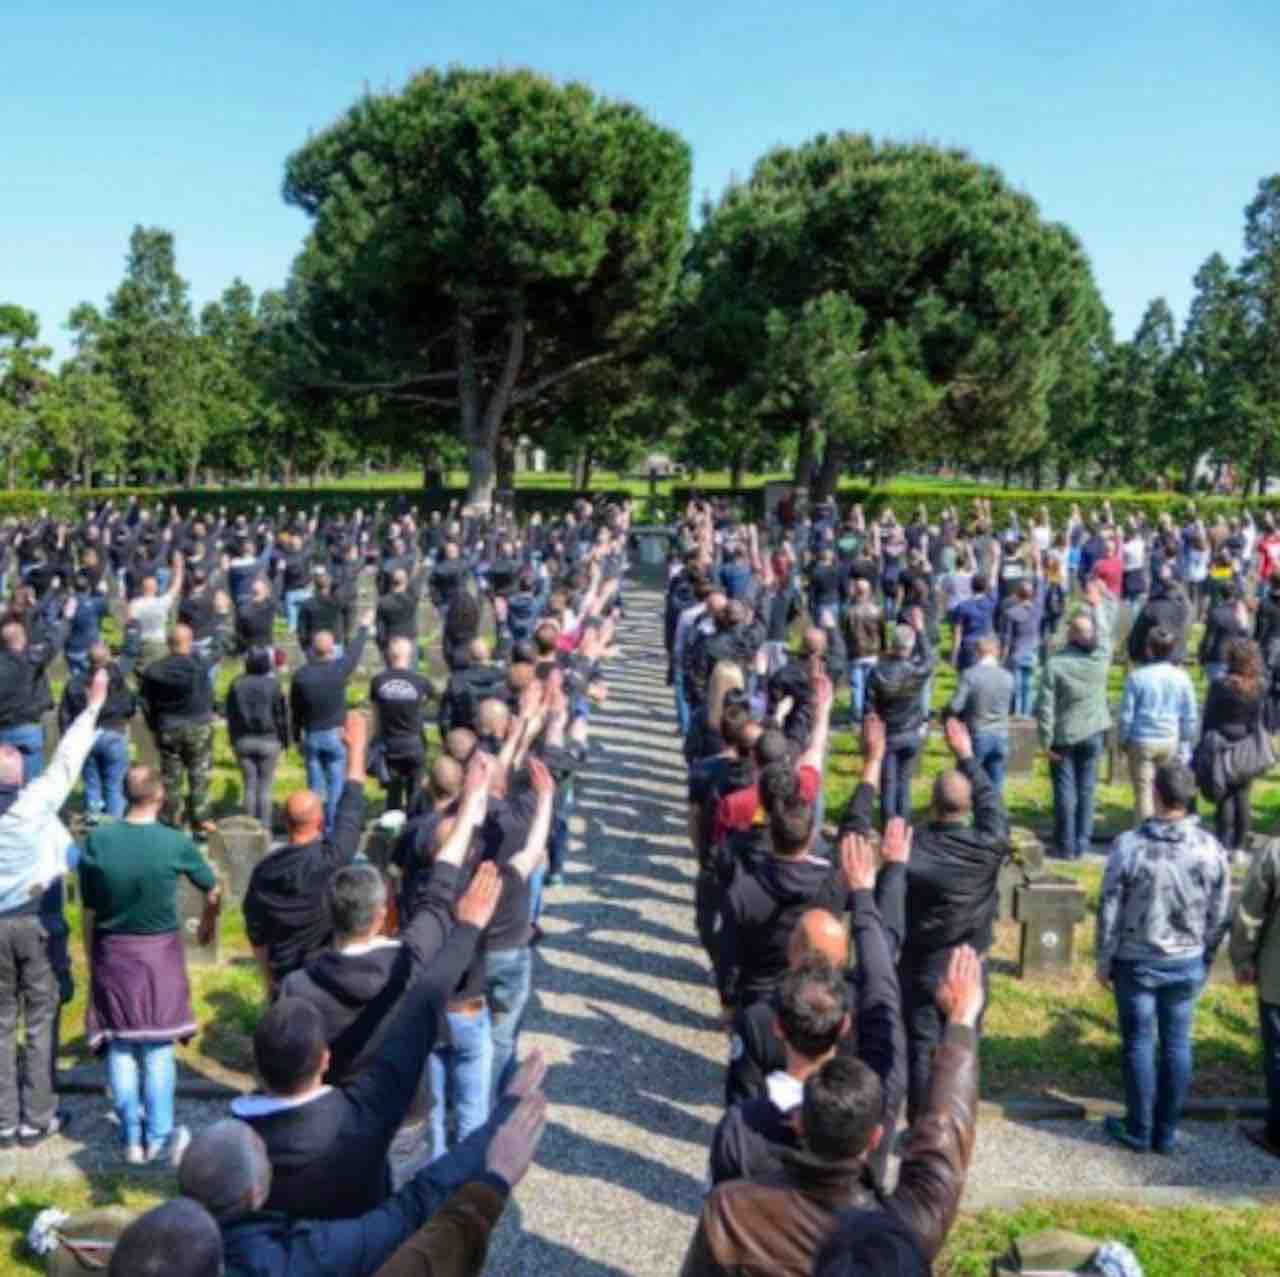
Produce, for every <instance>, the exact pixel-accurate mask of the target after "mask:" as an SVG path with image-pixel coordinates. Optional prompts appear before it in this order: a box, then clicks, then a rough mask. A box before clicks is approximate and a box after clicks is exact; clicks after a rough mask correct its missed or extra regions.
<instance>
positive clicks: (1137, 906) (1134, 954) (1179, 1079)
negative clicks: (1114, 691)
mask: <svg viewBox="0 0 1280 1277" xmlns="http://www.w3.org/2000/svg"><path fill="white" fill-rule="evenodd" d="M1154 796H1155V815H1154V816H1153V817H1152V818H1151V819H1150V820H1145V821H1143V822H1142V824H1140V825H1139V826H1138V827H1137V829H1133V830H1130V831H1129V832H1128V833H1125V834H1121V835H1120V837H1119V838H1117V839H1116V841H1115V843H1114V844H1113V846H1112V848H1111V855H1110V856H1109V858H1108V860H1107V869H1106V873H1105V875H1104V877H1103V880H1102V895H1101V899H1100V901H1099V904H1098V932H1097V977H1098V983H1099V984H1101V985H1102V987H1103V988H1104V989H1114V992H1115V999H1116V1014H1117V1017H1118V1019H1119V1022H1120V1037H1121V1041H1122V1043H1123V1056H1122V1067H1123V1071H1124V1089H1125V1116H1124V1117H1123V1118H1120V1117H1109V1118H1107V1119H1106V1120H1105V1122H1104V1123H1103V1129H1104V1130H1105V1132H1106V1134H1107V1135H1108V1136H1109V1137H1110V1138H1111V1139H1113V1140H1115V1141H1116V1142H1117V1143H1119V1144H1123V1145H1124V1146H1125V1147H1126V1148H1129V1149H1132V1150H1133V1151H1135V1152H1139V1153H1148V1152H1155V1153H1165V1154H1167V1153H1172V1152H1173V1151H1174V1149H1175V1147H1176V1136H1177V1129H1178V1120H1179V1118H1180V1117H1181V1114H1182V1105H1183V1101H1184V1100H1185V1098H1186V1094H1187V1090H1188V1088H1189V1086H1190V1083H1191V1023H1192V1019H1193V1017H1194V1015H1195V1007H1196V1002H1197V1000H1198V999H1199V996H1200V990H1201V989H1202V988H1203V987H1204V982H1205V979H1206V977H1207V975H1208V971H1209V968H1210V966H1211V965H1212V964H1213V958H1214V955H1215V954H1216V953H1217V951H1218V946H1219V945H1220V944H1221V943H1222V940H1223V937H1224V936H1225V935H1226V933H1227V928H1228V926H1229V924H1230V918H1231V870H1230V867H1229V865H1228V861H1227V853H1226V852H1225V851H1224V850H1223V848H1222V844H1221V843H1219V842H1218V840H1217V839H1216V838H1214V837H1213V835H1212V834H1210V833H1209V832H1208V830H1206V829H1202V828H1201V827H1200V821H1199V819H1198V818H1197V817H1196V815H1195V797H1196V779H1195V776H1194V774H1193V773H1192V771H1191V769H1190V768H1189V767H1187V766H1186V765H1185V764H1184V763H1181V762H1178V761H1176V760H1175V761H1172V762H1166V763H1161V765H1160V766H1159V767H1158V768H1157V769H1156V774H1155V795H1154ZM1157 1038H1159V1043H1158V1046H1157ZM1157 1060H1158V1062H1159V1063H1158V1065H1157Z"/></svg>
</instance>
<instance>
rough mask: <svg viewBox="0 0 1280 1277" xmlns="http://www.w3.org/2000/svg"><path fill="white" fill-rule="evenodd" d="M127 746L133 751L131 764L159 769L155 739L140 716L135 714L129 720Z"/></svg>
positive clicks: (158, 754) (158, 752)
mask: <svg viewBox="0 0 1280 1277" xmlns="http://www.w3.org/2000/svg"><path fill="white" fill-rule="evenodd" d="M129 744H130V746H131V747H132V751H133V762H134V763H135V764H136V765H137V766H139V767H154V768H155V769H156V770H157V771H159V769H160V751H159V750H158V749H157V748H156V738H155V737H154V736H153V735H152V734H151V728H149V727H148V726H147V723H146V720H145V719H144V718H143V717H142V715H141V714H135V715H134V716H133V717H132V718H131V719H130V720H129Z"/></svg>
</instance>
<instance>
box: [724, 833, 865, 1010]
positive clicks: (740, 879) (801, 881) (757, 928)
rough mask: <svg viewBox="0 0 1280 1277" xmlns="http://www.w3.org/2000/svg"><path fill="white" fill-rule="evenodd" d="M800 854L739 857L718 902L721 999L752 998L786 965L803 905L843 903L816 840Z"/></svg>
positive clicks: (844, 893) (836, 875)
mask: <svg viewBox="0 0 1280 1277" xmlns="http://www.w3.org/2000/svg"><path fill="white" fill-rule="evenodd" d="M815 849H816V852H817V854H815V852H808V853H806V854H803V855H799V856H778V855H773V854H770V855H767V856H762V857H759V858H758V859H756V860H754V861H752V862H750V863H747V862H745V861H739V863H738V865H737V866H736V868H735V870H734V874H733V879H732V880H731V882H730V883H729V887H728V889H727V890H726V892H725V896H724V900H723V902H722V903H721V913H720V917H721V933H720V960H719V965H718V970H717V973H716V974H717V984H718V985H719V988H720V997H721V1000H722V1001H723V1002H724V1003H725V1004H726V1005H729V1004H735V1003H736V1004H738V1005H745V1004H747V1003H750V1002H754V1001H756V1000H757V999H759V998H760V997H762V996H764V995H765V994H767V993H768V992H769V991H770V990H771V989H773V988H774V987H775V986H776V985H778V984H779V983H780V982H781V980H782V977H783V976H784V975H785V974H786V971H787V942H788V940H789V939H790V938H791V928H792V927H793V926H794V925H795V923H796V919H797V918H799V917H800V915H801V914H802V913H804V911H805V910H806V909H814V908H822V909H830V910H831V912H832V913H834V914H836V915H837V916H838V915H839V914H841V913H843V912H845V910H846V909H847V907H848V899H849V893H848V890H847V889H846V887H845V885H844V882H843V880H842V879H841V876H840V872H839V870H838V869H837V868H836V867H834V866H833V865H832V863H831V861H830V860H829V859H828V858H827V856H826V855H825V854H822V853H823V852H825V847H824V846H822V844H821V842H820V841H819V842H815Z"/></svg>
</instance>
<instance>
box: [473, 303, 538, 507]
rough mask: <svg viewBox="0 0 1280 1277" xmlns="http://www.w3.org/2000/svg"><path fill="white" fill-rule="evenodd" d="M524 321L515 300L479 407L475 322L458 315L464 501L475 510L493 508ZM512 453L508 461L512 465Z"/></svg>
mask: <svg viewBox="0 0 1280 1277" xmlns="http://www.w3.org/2000/svg"><path fill="white" fill-rule="evenodd" d="M526 327H527V321H526V319H525V315H524V301H523V299H522V298H516V300H515V301H514V302H513V304H512V308H511V315H510V319H509V322H508V324H507V352H506V355H505V357H504V359H503V365H502V372H501V373H500V374H499V376H498V380H497V381H496V382H495V383H494V387H493V390H492V391H491V392H490V394H489V401H488V403H487V404H485V405H484V409H483V411H481V404H480V381H479V374H478V371H477V368H476V349H475V324H474V321H473V320H472V319H471V317H470V316H469V315H462V316H460V317H459V319H458V403H459V410H460V412H461V416H462V421H461V425H462V437H463V438H464V439H465V440H466V441H467V456H468V458H469V462H470V474H469V476H468V483H467V504H468V505H469V506H472V507H473V508H475V509H478V510H485V511H488V510H491V509H492V508H493V494H494V491H495V490H496V487H497V459H496V457H495V453H496V451H497V445H498V433H499V431H500V430H501V429H502V423H503V421H504V420H505V419H506V415H507V409H508V408H510V407H511V396H512V392H513V391H514V390H515V386H516V378H517V377H519V375H520V368H521V366H522V365H523V363H524V339H525V329H526ZM514 461H515V458H514V454H513V456H512V464H513V466H514Z"/></svg>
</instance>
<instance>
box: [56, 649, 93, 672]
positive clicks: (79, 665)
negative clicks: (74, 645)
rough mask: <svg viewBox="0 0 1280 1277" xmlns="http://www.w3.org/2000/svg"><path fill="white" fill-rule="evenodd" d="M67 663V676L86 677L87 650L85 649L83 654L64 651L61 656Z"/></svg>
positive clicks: (87, 670)
mask: <svg viewBox="0 0 1280 1277" xmlns="http://www.w3.org/2000/svg"><path fill="white" fill-rule="evenodd" d="M62 655H63V656H64V657H65V658H66V662H67V674H68V675H69V676H70V677H71V678H75V677H76V676H77V675H88V673H89V649H88V648H87V647H86V648H85V649H84V651H83V652H72V651H66V652H63V654H62Z"/></svg>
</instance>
